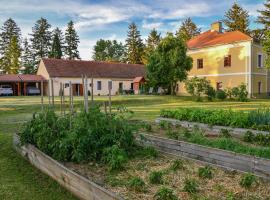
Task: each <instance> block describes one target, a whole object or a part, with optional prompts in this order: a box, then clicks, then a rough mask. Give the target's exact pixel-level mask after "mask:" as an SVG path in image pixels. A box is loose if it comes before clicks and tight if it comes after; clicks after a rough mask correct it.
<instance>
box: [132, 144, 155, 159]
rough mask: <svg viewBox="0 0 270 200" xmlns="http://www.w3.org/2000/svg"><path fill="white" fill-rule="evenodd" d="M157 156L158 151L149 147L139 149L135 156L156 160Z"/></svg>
mask: <svg viewBox="0 0 270 200" xmlns="http://www.w3.org/2000/svg"><path fill="white" fill-rule="evenodd" d="M158 154H159V153H158V151H157V150H156V149H155V148H154V147H151V146H147V147H140V149H139V150H138V151H137V155H138V156H141V157H144V158H157V157H158Z"/></svg>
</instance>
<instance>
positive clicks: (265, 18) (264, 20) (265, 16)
mask: <svg viewBox="0 0 270 200" xmlns="http://www.w3.org/2000/svg"><path fill="white" fill-rule="evenodd" d="M264 7H265V9H264V10H258V12H259V13H260V15H259V16H258V19H257V22H258V23H261V24H263V25H264V28H265V29H268V30H269V29H270V0H266V2H265V3H264Z"/></svg>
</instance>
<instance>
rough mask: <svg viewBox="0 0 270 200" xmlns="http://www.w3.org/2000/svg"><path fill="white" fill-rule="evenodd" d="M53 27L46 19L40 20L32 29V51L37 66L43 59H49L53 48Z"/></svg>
mask: <svg viewBox="0 0 270 200" xmlns="http://www.w3.org/2000/svg"><path fill="white" fill-rule="evenodd" d="M50 28H51V25H50V24H49V23H48V21H47V20H46V19H44V18H40V19H39V20H38V21H37V22H36V24H35V25H34V27H33V28H32V34H31V36H32V38H31V39H30V40H31V42H32V51H33V54H34V57H35V59H36V64H38V62H39V61H40V59H41V58H44V57H48V55H49V52H50V47H51V31H50Z"/></svg>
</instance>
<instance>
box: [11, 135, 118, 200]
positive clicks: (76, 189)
mask: <svg viewBox="0 0 270 200" xmlns="http://www.w3.org/2000/svg"><path fill="white" fill-rule="evenodd" d="M13 146H14V148H15V150H16V151H17V152H19V153H20V154H21V155H22V156H23V157H24V158H25V159H27V160H28V161H29V162H30V163H31V164H32V165H33V166H35V167H36V168H38V169H39V170H40V171H42V172H43V173H45V174H47V175H49V176H50V177H51V178H53V179H54V180H56V181H57V182H58V183H59V184H60V185H62V186H63V187H65V188H66V189H67V190H69V191H70V192H71V193H73V194H74V195H75V196H77V197H78V198H80V199H84V200H123V198H121V197H118V196H117V195H116V194H114V193H112V192H110V191H108V190H106V189H105V188H103V187H101V186H99V185H97V184H96V183H94V182H92V181H90V180H88V179H86V178H85V177H83V176H81V175H79V174H77V173H75V172H74V171H72V170H70V169H68V168H67V167H65V166H64V165H62V164H61V163H59V162H57V161H56V160H54V159H52V158H51V157H49V156H48V155H46V154H44V153H43V152H41V151H40V150H38V149H37V148H36V147H34V146H33V145H25V146H20V141H19V137H18V136H17V135H16V134H15V135H14V137H13Z"/></svg>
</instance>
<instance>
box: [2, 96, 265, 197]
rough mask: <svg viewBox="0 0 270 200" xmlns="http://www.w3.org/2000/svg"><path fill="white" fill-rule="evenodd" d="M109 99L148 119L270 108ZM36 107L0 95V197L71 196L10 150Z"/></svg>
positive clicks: (32, 100) (36, 102)
mask: <svg viewBox="0 0 270 200" xmlns="http://www.w3.org/2000/svg"><path fill="white" fill-rule="evenodd" d="M112 99H113V106H114V108H115V107H117V106H119V105H123V106H126V107H127V108H128V109H130V110H132V111H134V118H136V119H143V120H149V121H151V120H154V119H155V118H156V117H158V116H159V114H160V110H161V109H168V108H170V109H173V108H179V107H207V108H211V109H215V108H224V109H229V108H231V109H232V110H253V109H257V108H261V107H270V101H269V100H252V101H250V102H234V101H224V102H219V101H217V102H194V101H192V99H191V98H190V97H172V96H116V97H113V98H112ZM74 100H75V108H76V109H78V107H79V105H81V104H82V103H83V101H82V97H75V99H74ZM95 100H96V102H98V103H102V102H103V101H107V100H108V97H96V98H95ZM45 102H46V103H47V99H45ZM67 104H68V102H67ZM40 109H41V106H40V98H39V97H0V199H4V200H5V199H8V200H13V199H20V200H21V199H41V200H42V199H75V198H74V197H72V196H71V195H70V194H69V193H68V192H66V191H65V190H64V189H62V188H61V187H60V186H59V185H58V184H56V183H55V182H54V181H53V180H51V179H50V178H48V177H47V176H46V175H43V174H42V173H40V172H39V171H38V170H36V169H35V168H34V167H32V166H31V165H30V164H29V163H28V162H27V161H25V160H24V159H22V158H21V157H20V156H19V155H18V154H17V153H16V152H15V151H14V150H13V149H12V134H14V133H15V132H18V131H19V130H20V127H21V124H22V123H23V122H25V121H26V120H28V119H30V118H31V116H32V113H34V112H38V111H40ZM56 109H59V98H56Z"/></svg>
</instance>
